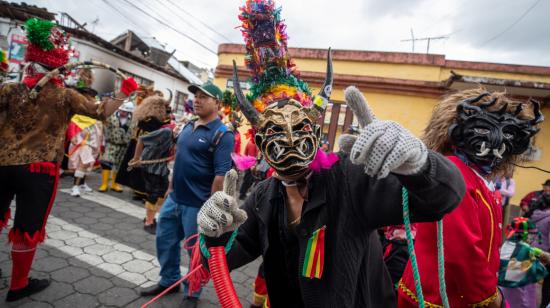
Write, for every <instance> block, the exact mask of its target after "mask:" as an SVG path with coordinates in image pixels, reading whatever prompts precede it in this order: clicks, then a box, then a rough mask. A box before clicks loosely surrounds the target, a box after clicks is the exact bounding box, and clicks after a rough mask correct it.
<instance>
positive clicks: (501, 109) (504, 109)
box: [497, 103, 508, 115]
mask: <svg viewBox="0 0 550 308" xmlns="http://www.w3.org/2000/svg"><path fill="white" fill-rule="evenodd" d="M506 109H508V103H505V104H504V105H502V107H501V108H500V109H499V111H498V112H497V113H498V114H499V115H503V114H504V113H505V112H506Z"/></svg>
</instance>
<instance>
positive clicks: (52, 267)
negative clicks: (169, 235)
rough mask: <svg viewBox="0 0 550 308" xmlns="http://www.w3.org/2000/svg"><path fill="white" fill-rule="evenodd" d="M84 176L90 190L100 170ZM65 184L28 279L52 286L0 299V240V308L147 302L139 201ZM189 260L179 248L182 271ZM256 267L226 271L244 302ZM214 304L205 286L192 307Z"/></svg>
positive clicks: (2, 286)
mask: <svg viewBox="0 0 550 308" xmlns="http://www.w3.org/2000/svg"><path fill="white" fill-rule="evenodd" d="M89 178H90V179H89V180H88V182H89V185H90V186H91V187H92V188H94V189H96V188H97V187H98V186H99V182H98V180H99V175H98V174H93V175H92V176H91V177H89ZM71 186H72V178H71V177H65V178H63V179H62V180H61V183H60V188H61V190H60V191H59V192H58V194H57V198H56V202H55V204H54V206H53V209H52V211H51V215H50V218H49V221H48V224H47V228H46V229H47V239H46V241H45V243H44V244H43V245H41V246H39V248H38V251H37V254H36V258H35V262H34V264H33V270H32V271H31V275H32V276H34V277H38V278H44V277H49V278H51V279H52V285H51V286H50V287H49V288H48V289H46V290H45V291H43V292H41V293H38V294H35V295H33V296H32V297H31V298H29V299H24V300H20V301H18V302H16V303H10V304H7V303H6V302H4V298H5V295H6V292H7V290H8V287H9V279H10V277H9V276H10V273H11V262H10V253H9V251H10V246H8V245H5V244H1V245H0V268H1V269H2V277H1V278H0V307H33V308H41V307H68V308H75V307H78V308H87V307H139V306H141V305H142V304H143V303H145V302H146V301H147V300H148V299H145V298H141V297H139V293H138V292H139V289H140V288H142V287H147V286H151V285H153V284H155V283H157V281H158V279H159V277H158V273H159V265H158V262H157V260H156V257H155V238H154V236H152V235H149V234H148V233H146V232H145V231H144V230H143V228H142V224H143V222H142V220H143V217H144V213H145V210H144V208H143V206H142V205H141V204H140V203H139V202H136V201H132V200H131V198H130V193H129V192H128V191H125V192H124V193H121V194H119V193H115V192H109V193H107V194H104V193H98V192H93V193H90V194H84V195H83V196H82V197H80V198H73V197H71V196H70V195H69V194H68V193H69V190H70V187H71ZM12 213H13V211H12ZM12 215H13V214H12ZM10 224H11V222H10ZM7 231H8V229H5V230H4V231H3V232H2V237H1V240H2V241H7V237H6V235H7ZM188 261H189V258H188V257H187V253H186V252H183V253H182V272H186V271H187V265H188ZM258 265H259V263H258V261H256V262H254V263H252V264H250V265H248V266H245V267H243V268H241V269H239V270H236V271H234V272H233V273H232V274H231V276H232V277H233V281H234V283H235V288H236V289H237V293H238V294H239V297H240V298H241V302H242V303H243V306H247V305H249V301H250V299H251V296H252V295H251V294H252V283H253V281H254V278H255V276H256V270H257V268H258ZM182 296H183V294H182V293H178V294H172V295H166V296H165V297H163V298H161V299H160V300H159V301H158V302H157V303H155V304H154V305H152V306H150V307H178V305H179V304H180V302H181V299H182ZM217 306H218V300H217V297H216V294H215V292H214V289H213V288H212V283H210V284H209V285H208V286H207V287H206V289H205V290H204V291H203V295H202V297H201V301H200V304H199V307H217Z"/></svg>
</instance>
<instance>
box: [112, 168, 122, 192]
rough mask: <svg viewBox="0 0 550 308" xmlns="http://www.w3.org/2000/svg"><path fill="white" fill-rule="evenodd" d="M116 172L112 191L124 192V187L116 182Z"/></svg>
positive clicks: (114, 172)
mask: <svg viewBox="0 0 550 308" xmlns="http://www.w3.org/2000/svg"><path fill="white" fill-rule="evenodd" d="M116 174H117V173H116V171H113V181H112V182H111V190H112V191H116V192H122V186H120V185H119V184H118V183H117V182H116Z"/></svg>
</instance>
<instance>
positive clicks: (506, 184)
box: [495, 176, 516, 206]
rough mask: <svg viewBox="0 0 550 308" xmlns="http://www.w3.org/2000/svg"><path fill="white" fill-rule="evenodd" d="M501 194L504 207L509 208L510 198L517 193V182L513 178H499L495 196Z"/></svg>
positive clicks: (496, 182)
mask: <svg viewBox="0 0 550 308" xmlns="http://www.w3.org/2000/svg"><path fill="white" fill-rule="evenodd" d="M496 193H498V194H500V196H501V198H502V206H507V205H508V204H509V203H510V198H512V197H513V196H514V194H515V193H516V182H515V181H514V179H512V177H509V176H506V177H502V178H501V177H497V178H496V180H495V194H496Z"/></svg>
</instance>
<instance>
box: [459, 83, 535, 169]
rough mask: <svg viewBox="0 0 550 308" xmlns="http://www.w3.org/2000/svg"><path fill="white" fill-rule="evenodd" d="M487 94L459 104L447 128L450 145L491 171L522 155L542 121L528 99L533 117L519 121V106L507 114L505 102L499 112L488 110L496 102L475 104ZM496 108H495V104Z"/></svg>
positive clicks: (533, 103)
mask: <svg viewBox="0 0 550 308" xmlns="http://www.w3.org/2000/svg"><path fill="white" fill-rule="evenodd" d="M489 95H490V94H489V93H483V94H481V95H479V96H477V97H475V98H471V99H467V100H464V101H462V102H461V103H460V104H459V105H458V106H457V120H456V123H455V124H453V125H451V126H450V127H449V135H450V137H451V140H452V142H453V144H454V145H455V146H456V147H457V148H458V149H460V151H462V152H463V153H464V154H465V155H466V156H467V157H468V159H469V160H470V161H472V162H473V163H475V164H477V165H478V166H480V167H484V168H494V167H495V166H497V165H498V164H500V163H501V162H502V161H503V160H504V159H506V158H507V157H510V156H512V155H519V154H521V153H523V152H525V151H526V150H527V149H528V147H529V143H530V140H531V137H532V136H534V135H535V134H536V133H537V132H538V131H539V129H538V128H537V127H536V125H537V124H538V123H540V122H542V121H543V120H544V117H543V115H542V113H541V112H540V105H539V103H538V102H537V101H534V100H529V102H530V103H531V104H532V105H533V112H534V116H535V118H534V119H532V120H521V119H520V118H519V117H518V116H519V114H520V113H521V112H522V110H523V105H522V104H519V105H517V107H516V108H515V110H514V111H513V112H509V111H508V104H507V103H505V104H503V105H502V107H500V108H499V110H496V111H492V112H491V111H488V108H490V107H491V106H494V105H495V103H496V102H497V99H496V98H495V99H493V100H491V101H489V102H486V103H482V104H479V105H477V106H475V105H473V103H476V102H479V101H480V100H481V99H483V98H484V97H487V96H489ZM497 106H498V105H497Z"/></svg>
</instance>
